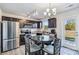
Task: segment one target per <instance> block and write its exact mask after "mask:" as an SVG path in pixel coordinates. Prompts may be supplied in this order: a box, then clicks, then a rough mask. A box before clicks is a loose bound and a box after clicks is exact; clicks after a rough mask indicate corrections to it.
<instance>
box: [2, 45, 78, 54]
mask: <svg viewBox="0 0 79 59" xmlns="http://www.w3.org/2000/svg"><path fill="white" fill-rule="evenodd" d="M60 54H61V55H79V52H77V51H74V50H71V49H68V48H65V47H61V51H60ZM1 55H25V45H22V46H20V47H19V48H17V49H14V50H11V51H8V52H4V53H2V54H1Z"/></svg>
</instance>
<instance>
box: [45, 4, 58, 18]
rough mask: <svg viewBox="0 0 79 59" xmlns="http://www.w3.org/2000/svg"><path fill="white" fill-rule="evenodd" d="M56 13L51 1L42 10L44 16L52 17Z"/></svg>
mask: <svg viewBox="0 0 79 59" xmlns="http://www.w3.org/2000/svg"><path fill="white" fill-rule="evenodd" d="M54 15H56V8H52V6H51V3H49V8H47V9H46V11H45V12H44V16H45V17H52V16H54Z"/></svg>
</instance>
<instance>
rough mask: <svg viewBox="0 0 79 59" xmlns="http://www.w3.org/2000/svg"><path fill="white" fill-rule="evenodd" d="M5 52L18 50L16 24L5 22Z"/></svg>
mask: <svg viewBox="0 0 79 59" xmlns="http://www.w3.org/2000/svg"><path fill="white" fill-rule="evenodd" d="M2 40H3V41H2V42H3V45H2V47H3V50H2V51H7V50H11V49H14V48H16V22H12V21H3V39H2Z"/></svg>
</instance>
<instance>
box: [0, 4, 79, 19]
mask: <svg viewBox="0 0 79 59" xmlns="http://www.w3.org/2000/svg"><path fill="white" fill-rule="evenodd" d="M48 7H49V3H0V8H1V9H2V11H3V12H7V13H12V14H16V15H19V16H24V17H27V15H31V18H33V19H42V18H44V15H43V12H44V11H46V9H47V8H48ZM78 7H79V4H78V3H74V4H72V3H51V8H56V11H57V14H58V13H61V12H64V11H68V10H71V9H74V8H78ZM34 10H37V12H38V15H36V16H34V15H32V12H33V11H34Z"/></svg>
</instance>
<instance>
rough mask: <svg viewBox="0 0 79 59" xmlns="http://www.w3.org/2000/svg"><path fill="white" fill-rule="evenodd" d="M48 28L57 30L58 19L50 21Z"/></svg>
mask: <svg viewBox="0 0 79 59" xmlns="http://www.w3.org/2000/svg"><path fill="white" fill-rule="evenodd" d="M48 27H49V28H56V18H51V19H48Z"/></svg>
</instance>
